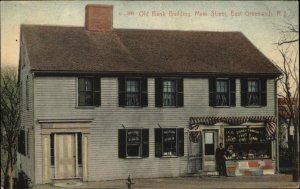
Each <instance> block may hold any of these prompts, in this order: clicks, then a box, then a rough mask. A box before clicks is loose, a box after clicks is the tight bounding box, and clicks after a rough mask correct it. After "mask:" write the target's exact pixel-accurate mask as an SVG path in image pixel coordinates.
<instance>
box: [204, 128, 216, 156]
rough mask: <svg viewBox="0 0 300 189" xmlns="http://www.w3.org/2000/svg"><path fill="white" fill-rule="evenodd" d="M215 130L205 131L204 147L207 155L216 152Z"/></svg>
mask: <svg viewBox="0 0 300 189" xmlns="http://www.w3.org/2000/svg"><path fill="white" fill-rule="evenodd" d="M214 138H215V136H214V132H205V134H204V149H205V152H204V153H205V155H214V154H215V142H214Z"/></svg>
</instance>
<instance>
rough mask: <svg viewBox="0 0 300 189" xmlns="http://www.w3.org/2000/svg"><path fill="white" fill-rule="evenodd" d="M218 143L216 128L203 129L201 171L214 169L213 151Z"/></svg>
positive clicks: (214, 151)
mask: <svg viewBox="0 0 300 189" xmlns="http://www.w3.org/2000/svg"><path fill="white" fill-rule="evenodd" d="M217 145H218V130H204V136H203V171H208V172H209V171H216V161H215V153H216V149H217Z"/></svg>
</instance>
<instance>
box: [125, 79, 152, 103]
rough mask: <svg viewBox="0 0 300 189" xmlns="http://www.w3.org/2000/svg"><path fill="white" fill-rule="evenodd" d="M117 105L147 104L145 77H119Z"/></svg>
mask: <svg viewBox="0 0 300 189" xmlns="http://www.w3.org/2000/svg"><path fill="white" fill-rule="evenodd" d="M119 106H148V84H147V78H119Z"/></svg>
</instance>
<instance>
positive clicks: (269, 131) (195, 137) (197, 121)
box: [189, 116, 276, 142]
mask: <svg viewBox="0 0 300 189" xmlns="http://www.w3.org/2000/svg"><path fill="white" fill-rule="evenodd" d="M246 122H252V123H259V122H260V123H261V122H263V123H264V125H265V128H266V138H267V139H269V140H274V139H275V133H276V117H274V116H240V117H190V127H189V129H190V141H192V142H198V141H199V139H200V137H201V130H200V126H203V125H207V126H209V125H215V124H217V123H227V124H229V125H232V126H235V125H241V124H243V123H246Z"/></svg>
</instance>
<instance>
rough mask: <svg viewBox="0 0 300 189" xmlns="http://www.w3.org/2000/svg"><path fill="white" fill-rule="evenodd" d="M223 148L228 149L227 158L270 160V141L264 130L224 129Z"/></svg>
mask: <svg viewBox="0 0 300 189" xmlns="http://www.w3.org/2000/svg"><path fill="white" fill-rule="evenodd" d="M224 135H225V136H224V137H225V148H226V149H230V150H231V153H230V154H229V158H233V159H253V158H271V141H270V140H268V138H267V137H266V130H265V128H262V127H261V128H247V127H245V128H225V129H224Z"/></svg>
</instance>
